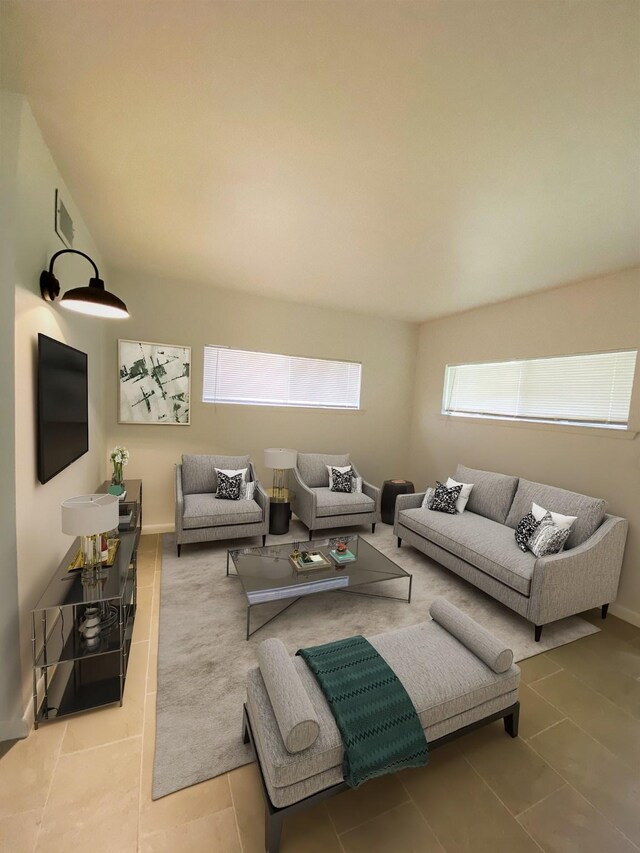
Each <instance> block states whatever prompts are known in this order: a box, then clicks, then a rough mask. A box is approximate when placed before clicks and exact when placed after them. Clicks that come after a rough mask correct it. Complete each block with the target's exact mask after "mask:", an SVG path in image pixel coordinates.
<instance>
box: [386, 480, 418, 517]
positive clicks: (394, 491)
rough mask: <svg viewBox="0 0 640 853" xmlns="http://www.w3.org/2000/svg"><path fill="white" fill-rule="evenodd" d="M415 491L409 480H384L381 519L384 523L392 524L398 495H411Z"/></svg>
mask: <svg viewBox="0 0 640 853" xmlns="http://www.w3.org/2000/svg"><path fill="white" fill-rule="evenodd" d="M414 492H415V489H414V488H413V483H412V482H411V481H410V480H385V481H384V483H383V484H382V506H381V510H382V512H381V514H382V520H383V521H384V523H385V524H393V516H394V514H395V511H396V498H397V497H398V495H412V494H413V493H414Z"/></svg>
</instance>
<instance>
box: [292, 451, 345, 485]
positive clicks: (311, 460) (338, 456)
mask: <svg viewBox="0 0 640 853" xmlns="http://www.w3.org/2000/svg"><path fill="white" fill-rule="evenodd" d="M349 461H350V460H349V454H348V453H298V471H299V473H300V476H301V477H302V480H303V482H304V483H305V484H306V485H307V486H309V488H310V489H319V488H320V487H322V486H328V485H329V472H328V471H327V465H336V466H339V467H344V466H345V465H348V464H349Z"/></svg>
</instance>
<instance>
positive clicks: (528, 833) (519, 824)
mask: <svg viewBox="0 0 640 853" xmlns="http://www.w3.org/2000/svg"><path fill="white" fill-rule="evenodd" d="M460 755H461V757H462V760H463V761H465V762H466V763H467V764H468V766H469V767H470V768H471V770H472V771H473V772H474V773H475V774H476V776H477V777H478V779H480V781H481V782H482V784H483V785H485V786H486V787H487V788H488V789H489V791H491V793H492V794H493V796H494V797H495V798H496V800H497V801H498V802H499V803H500V805H501V806H502V807H503V809H505V811H506V812H507V814H508V815H509V817H510V818H512V819H513V820H514V821H515V822H516V824H517V825H518V826H519V827H520V829H522V831H523V832H524V833H525V834H526V835H528V836H529V838H530V839H531V840H532V841H533V843H534V844H535V845H536V847H538V848H539V849H540V850H542V851H543V853H545V851H544V847H543V846H542V845H541V844H538V842H537V841H536V839H535V838H534V837H533V835H531V833H530V832H529V831H528V829H527V828H526V827H525V826H522V824H521V823H520V821H519V820H518V819H517V817H516V816H515V815H514V814H513V812H512V811H511V809H510V808H509V807H508V806H507V804H506V803H505V802H504V800H503V799H502V798H501V797H500V796H498V794H497V793H496V791H494V790H493V788H492V787H491V785H490V784H489V783H488V782H487V780H486V779H485V778H484V776H481V775H480V773H479V772H478V771H477V770H476V768H475V767H474V766H473V764H472V763H471V762H470V761H469V759H468V758H467V756H466V755H465V754H464V753H463V752H461V753H460ZM540 758H542V756H540ZM542 760H543V761H544V759H542ZM544 763H545V764H546V763H547V762H546V761H545V762H544ZM548 766H549V765H548ZM552 769H553V768H552ZM558 776H560V774H559V773H558ZM560 778H561V779H562V776H560ZM563 781H566V780H563ZM558 790H559V789H558Z"/></svg>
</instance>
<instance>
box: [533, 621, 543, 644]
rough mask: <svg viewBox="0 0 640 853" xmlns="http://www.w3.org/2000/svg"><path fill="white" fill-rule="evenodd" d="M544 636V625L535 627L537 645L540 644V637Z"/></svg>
mask: <svg viewBox="0 0 640 853" xmlns="http://www.w3.org/2000/svg"><path fill="white" fill-rule="evenodd" d="M541 636H542V625H536V626H535V640H536V643H539V642H540V637H541Z"/></svg>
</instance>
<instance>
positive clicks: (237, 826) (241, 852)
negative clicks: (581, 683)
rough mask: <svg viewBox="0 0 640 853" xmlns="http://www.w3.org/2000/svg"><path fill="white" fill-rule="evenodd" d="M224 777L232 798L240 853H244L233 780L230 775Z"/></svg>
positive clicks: (226, 774)
mask: <svg viewBox="0 0 640 853" xmlns="http://www.w3.org/2000/svg"><path fill="white" fill-rule="evenodd" d="M224 775H225V778H226V780H227V785H228V786H229V796H230V797H231V808H232V809H233V819H234V821H235V824H236V834H237V836H238V844H239V845H240V853H244V844H243V843H242V833H241V832H240V822H239V821H238V812H237V811H236V801H235V799H234V796H233V787H232V785H231V779H230V778H229V773H225V774H224Z"/></svg>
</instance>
